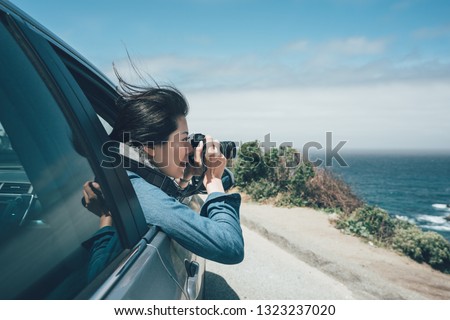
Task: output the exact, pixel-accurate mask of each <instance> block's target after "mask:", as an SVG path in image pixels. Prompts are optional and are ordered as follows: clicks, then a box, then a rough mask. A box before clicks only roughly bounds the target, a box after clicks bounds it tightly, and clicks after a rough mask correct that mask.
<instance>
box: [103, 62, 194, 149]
mask: <svg viewBox="0 0 450 320" xmlns="http://www.w3.org/2000/svg"><path fill="white" fill-rule="evenodd" d="M115 72H116V76H117V78H118V80H119V87H118V92H119V93H120V95H121V97H120V99H119V100H118V101H117V105H118V107H119V109H120V112H119V115H118V117H117V119H116V122H115V124H114V128H113V131H112V132H111V134H110V137H111V138H112V139H114V140H116V141H121V142H124V143H128V144H130V145H141V144H144V145H148V144H152V145H157V144H160V143H164V142H166V141H167V140H168V138H169V135H170V134H171V133H172V132H174V131H175V130H176V129H177V119H178V118H179V117H180V116H187V114H188V112H189V105H188V103H187V101H186V99H185V97H184V96H183V94H182V93H181V92H180V91H179V90H178V89H176V88H174V87H172V86H159V85H158V84H157V83H156V82H155V86H150V85H149V86H137V85H133V84H130V83H128V82H126V81H125V80H124V79H123V78H122V77H121V76H120V75H119V74H118V72H117V71H116V70H115Z"/></svg>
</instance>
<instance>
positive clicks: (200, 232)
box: [130, 175, 244, 264]
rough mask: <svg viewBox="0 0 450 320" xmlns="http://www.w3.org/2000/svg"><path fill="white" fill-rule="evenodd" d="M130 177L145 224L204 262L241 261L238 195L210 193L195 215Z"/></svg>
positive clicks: (192, 211) (239, 198)
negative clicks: (207, 260) (158, 230)
mask: <svg viewBox="0 0 450 320" xmlns="http://www.w3.org/2000/svg"><path fill="white" fill-rule="evenodd" d="M130 176H131V175H130ZM131 177H132V179H131V182H132V184H133V187H134V190H135V192H136V195H137V197H138V199H139V202H140V204H141V207H142V210H143V212H144V215H145V219H146V221H147V223H149V224H152V225H155V226H158V227H160V228H161V229H162V231H164V232H165V233H166V234H167V235H168V236H169V237H171V238H172V239H174V240H175V241H177V242H178V243H179V244H180V245H182V246H183V247H184V248H186V249H188V250H189V251H191V252H193V253H195V254H196V255H199V256H201V257H203V258H206V259H209V260H213V261H217V262H220V263H224V264H235V263H239V262H241V261H242V260H243V259H244V239H243V237H242V229H241V226H240V222H239V207H240V203H241V197H240V195H239V194H225V193H220V192H218V193H212V194H210V195H209V196H208V198H207V199H206V201H205V203H204V205H203V207H202V209H201V214H198V213H196V212H195V211H194V210H192V209H190V208H189V207H187V206H186V205H184V204H182V203H180V202H179V201H177V200H176V199H174V198H172V197H170V196H168V195H167V194H166V193H164V192H163V191H162V190H160V189H159V188H157V187H155V186H153V185H151V184H149V183H147V182H146V181H145V180H144V179H142V178H141V177H139V176H131Z"/></svg>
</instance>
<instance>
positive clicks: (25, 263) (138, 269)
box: [0, 0, 205, 299]
mask: <svg viewBox="0 0 450 320" xmlns="http://www.w3.org/2000/svg"><path fill="white" fill-rule="evenodd" d="M0 41H1V43H2V49H1V50H0V68H1V72H0V83H1V84H0V101H1V107H0V261H1V263H0V283H1V287H0V298H1V299H200V298H201V297H202V294H203V291H204V290H203V288H204V275H205V260H204V259H203V258H201V257H198V256H196V255H194V254H193V253H192V252H190V251H188V250H186V249H184V248H183V247H182V246H180V245H179V244H178V243H176V242H175V241H173V240H171V239H170V238H169V237H168V236H167V235H166V234H165V233H163V232H162V231H161V230H160V229H158V228H157V227H156V226H152V225H148V224H147V223H146V221H145V218H144V215H143V212H142V209H141V207H140V205H139V202H138V200H137V197H136V194H135V192H134V189H133V187H132V185H131V182H130V180H129V178H128V176H127V173H126V171H125V169H124V168H122V167H120V166H119V167H114V168H111V167H105V166H102V165H101V164H102V162H103V161H108V159H107V157H106V156H105V154H104V153H103V152H102V146H103V145H104V143H105V142H106V141H108V133H109V130H110V129H111V127H112V126H113V125H114V121H115V119H116V116H117V113H118V110H117V107H116V104H115V101H116V99H117V98H118V96H119V95H118V93H117V91H116V88H115V86H114V84H113V83H112V82H111V81H110V80H109V79H108V78H107V77H106V76H105V75H103V74H102V73H101V72H100V71H99V70H98V69H97V68H95V67H94V66H93V65H92V64H91V63H89V62H88V61H87V60H86V59H85V58H83V57H82V56H81V55H80V54H78V53H77V52H76V51H75V50H74V49H72V48H71V47H70V46H69V45H67V44H66V43H64V42H63V41H62V40H60V39H59V38H58V37H57V36H55V35H54V34H53V33H51V32H50V31H49V30H47V29H46V28H45V27H43V26H42V25H41V24H39V23H38V22H36V21H35V20H34V19H32V18H31V17H30V16H28V15H27V14H25V13H24V12H23V11H21V10H20V9H19V8H17V7H16V6H14V5H13V4H11V3H10V2H9V1H5V0H0ZM94 179H95V180H96V181H98V182H99V184H100V185H101V187H102V192H103V194H104V197H105V201H106V203H107V206H108V209H109V210H110V211H111V213H112V216H113V218H114V229H115V232H116V233H117V235H118V236H119V241H120V246H119V248H120V249H119V250H117V251H116V252H114V253H111V255H112V256H111V257H107V258H108V259H105V261H107V263H106V264H105V265H104V266H102V267H101V268H100V269H99V270H97V269H98V268H97V269H96V270H95V273H94V274H93V270H92V268H93V267H92V265H93V253H92V242H93V241H96V238H95V235H96V234H97V232H98V230H99V217H98V216H96V215H95V214H92V213H91V212H89V211H88V210H87V209H86V208H85V207H84V206H83V204H82V201H81V199H82V190H83V185H84V183H85V182H86V181H91V180H94ZM186 204H187V205H190V206H191V207H192V208H195V209H196V210H197V211H198V209H199V208H200V206H201V205H202V200H201V198H200V197H199V196H198V195H194V196H191V197H189V198H187V199H186ZM88 274H90V275H93V276H92V277H89V276H88Z"/></svg>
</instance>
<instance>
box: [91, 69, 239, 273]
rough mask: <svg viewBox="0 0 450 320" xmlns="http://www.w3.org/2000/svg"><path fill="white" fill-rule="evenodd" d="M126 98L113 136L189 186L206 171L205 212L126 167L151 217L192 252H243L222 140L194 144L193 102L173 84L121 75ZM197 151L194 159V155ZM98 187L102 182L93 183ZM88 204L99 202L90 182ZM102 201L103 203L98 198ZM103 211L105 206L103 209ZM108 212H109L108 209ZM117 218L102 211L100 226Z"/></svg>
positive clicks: (231, 255) (219, 256) (225, 258)
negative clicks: (143, 83) (148, 83)
mask: <svg viewBox="0 0 450 320" xmlns="http://www.w3.org/2000/svg"><path fill="white" fill-rule="evenodd" d="M119 81H120V88H121V90H120V91H121V95H122V99H121V101H120V102H119V107H120V110H121V112H120V114H119V116H118V117H117V121H116V123H115V125H114V129H113V131H112V133H111V135H110V137H111V138H112V139H114V140H116V141H119V142H123V143H125V145H128V146H130V147H132V148H135V149H136V150H137V152H138V154H139V157H140V160H141V162H144V163H146V164H147V165H149V166H151V167H153V168H155V169H156V170H159V171H160V172H161V173H163V174H165V175H166V176H168V177H171V178H173V179H174V181H176V183H178V185H179V186H180V187H181V188H186V187H187V186H188V184H189V181H190V180H191V178H192V177H193V175H200V173H201V172H202V170H203V169H202V167H203V164H202V161H203V160H202V158H203V159H204V161H205V163H204V165H205V166H204V167H205V168H206V172H205V174H204V178H203V184H204V186H205V188H206V191H207V193H208V197H207V199H206V201H205V203H204V205H203V207H202V209H201V212H200V215H199V214H197V213H196V212H195V211H193V210H192V209H190V208H189V207H187V206H185V205H184V204H181V203H180V202H179V201H177V200H176V199H175V198H173V197H171V196H169V195H167V194H166V193H164V192H163V191H162V190H161V189H159V188H158V187H156V186H154V185H152V184H150V183H148V182H147V181H145V180H144V179H143V178H142V177H140V176H139V175H137V174H136V173H133V172H131V171H127V173H128V176H129V177H130V180H131V183H132V185H133V187H134V190H135V192H136V195H137V197H138V199H139V202H140V204H141V207H142V210H143V212H144V215H145V219H146V221H147V223H149V224H152V225H156V226H159V227H160V228H161V229H162V230H163V231H164V232H165V233H166V234H167V235H168V236H169V237H171V238H172V239H174V240H176V241H177V242H178V243H179V244H180V245H182V246H183V247H185V248H186V249H188V250H190V251H192V252H193V253H195V254H197V255H199V256H201V257H204V258H206V259H209V260H213V261H217V262H220V263H226V264H235V263H239V262H241V261H242V260H243V258H244V241H243V237H242V230H241V227H240V223H239V206H240V201H241V198H240V195H239V194H225V193H224V188H223V185H222V180H221V177H222V174H223V171H224V168H225V166H226V159H225V157H224V156H223V155H222V154H221V153H220V148H219V145H218V142H217V141H214V140H213V139H212V138H211V137H209V136H207V137H206V152H205V156H204V157H203V156H202V149H203V143H202V142H201V143H200V144H199V146H198V147H197V148H196V149H195V150H193V148H192V146H191V144H190V142H189V141H188V136H189V130H188V124H187V120H186V116H187V114H188V109H189V108H188V104H187V102H186V100H185V98H184V97H183V95H182V94H181V93H180V92H179V91H178V90H176V89H174V88H171V87H164V88H163V87H150V88H141V87H136V86H133V85H130V84H128V83H126V82H125V81H123V79H121V78H120V77H119ZM191 154H194V163H195V164H194V165H191V164H190V162H189V155H191ZM93 186H94V187H99V186H98V184H95V183H94V184H93ZM84 199H85V201H86V203H87V207H88V208H89V209H90V206H95V201H94V199H95V194H94V192H93V190H92V188H91V187H90V186H89V184H88V183H86V184H85V186H84ZM97 206H98V203H97ZM103 211H104V210H103ZM103 213H105V212H103ZM111 223H112V220H111V217H109V216H108V213H107V212H106V214H102V218H101V226H102V227H105V228H106V227H108V226H110V225H111Z"/></svg>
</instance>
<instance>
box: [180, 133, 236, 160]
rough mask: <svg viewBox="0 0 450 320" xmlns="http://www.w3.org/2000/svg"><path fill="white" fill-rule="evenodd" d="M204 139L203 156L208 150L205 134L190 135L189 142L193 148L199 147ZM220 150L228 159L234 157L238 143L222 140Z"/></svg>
mask: <svg viewBox="0 0 450 320" xmlns="http://www.w3.org/2000/svg"><path fill="white" fill-rule="evenodd" d="M201 141H203V150H202V158H203V157H204V156H205V152H206V139H205V135H204V134H202V133H194V134H191V135H190V136H189V142H190V143H191V146H192V148H194V149H195V148H197V146H198V144H199V143H200V142H201ZM220 152H221V153H222V154H223V155H224V157H225V158H227V159H233V158H235V157H236V144H235V143H234V142H233V141H221V142H220Z"/></svg>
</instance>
